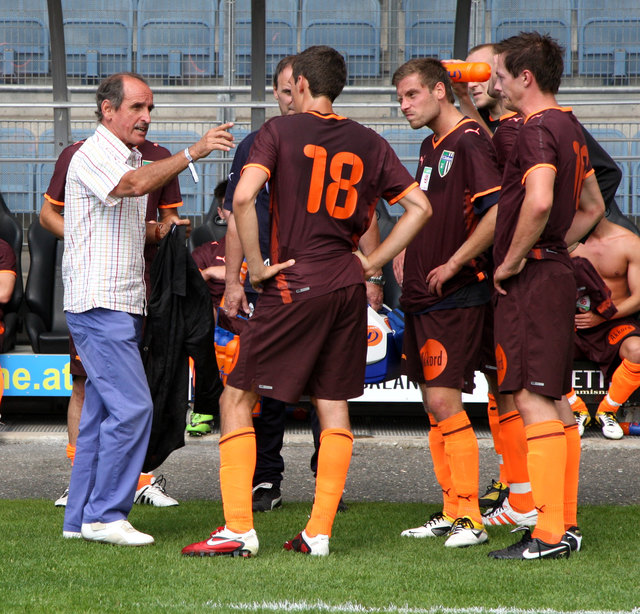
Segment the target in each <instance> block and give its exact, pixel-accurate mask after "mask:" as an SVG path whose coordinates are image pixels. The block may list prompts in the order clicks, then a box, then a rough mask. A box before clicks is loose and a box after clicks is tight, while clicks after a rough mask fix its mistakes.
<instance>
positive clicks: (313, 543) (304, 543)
mask: <svg viewBox="0 0 640 614" xmlns="http://www.w3.org/2000/svg"><path fill="white" fill-rule="evenodd" d="M284 549H285V550H293V551H294V552H302V553H303V554H310V555H311V556H327V555H328V554H329V536H328V535H322V533H319V534H318V535H316V536H315V537H309V536H308V535H307V532H306V531H302V533H298V534H297V535H296V536H295V537H294V538H293V539H290V540H289V541H286V542H284Z"/></svg>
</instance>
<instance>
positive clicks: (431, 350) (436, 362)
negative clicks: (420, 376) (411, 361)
mask: <svg viewBox="0 0 640 614" xmlns="http://www.w3.org/2000/svg"><path fill="white" fill-rule="evenodd" d="M420 359H421V360H422V371H423V372H424V377H425V379H426V380H427V381H429V380H432V379H435V378H436V377H438V375H440V374H441V373H442V372H443V371H444V370H445V367H446V366H447V350H445V349H444V346H443V345H442V343H440V342H439V341H436V340H435V339H427V342H426V343H425V344H424V345H423V346H422V349H421V350H420Z"/></svg>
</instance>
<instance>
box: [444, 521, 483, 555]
mask: <svg viewBox="0 0 640 614" xmlns="http://www.w3.org/2000/svg"><path fill="white" fill-rule="evenodd" d="M488 539H489V536H488V535H487V532H486V531H485V530H484V529H482V528H478V527H477V526H476V524H475V523H474V522H473V520H471V518H469V517H468V516H464V517H462V518H456V519H455V521H454V522H453V525H452V526H451V530H450V531H449V537H448V538H447V541H446V542H444V545H445V546H446V547H447V548H468V547H469V546H478V545H480V544H484V543H485V542H486V541H487V540H488Z"/></svg>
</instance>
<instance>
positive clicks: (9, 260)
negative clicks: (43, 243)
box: [0, 239, 16, 350]
mask: <svg viewBox="0 0 640 614" xmlns="http://www.w3.org/2000/svg"><path fill="white" fill-rule="evenodd" d="M0 273H11V274H13V275H14V276H15V275H16V255H15V252H14V251H13V248H12V247H11V245H9V244H8V243H7V242H6V241H5V240H3V239H0ZM3 337H4V312H3V311H2V305H0V350H2V342H3Z"/></svg>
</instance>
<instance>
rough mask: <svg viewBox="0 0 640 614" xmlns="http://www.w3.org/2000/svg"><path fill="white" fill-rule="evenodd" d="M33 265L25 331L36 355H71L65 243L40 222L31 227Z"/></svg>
mask: <svg viewBox="0 0 640 614" xmlns="http://www.w3.org/2000/svg"><path fill="white" fill-rule="evenodd" d="M28 241H29V253H30V255H31V265H30V267H29V276H28V277H27V287H26V290H25V301H26V304H27V312H26V314H25V327H26V329H27V334H28V336H29V341H30V342H31V347H32V348H33V351H34V352H35V353H36V354H66V353H68V352H69V329H68V328H67V321H66V319H65V317H64V311H63V309H62V306H63V288H62V270H61V269H62V252H63V250H64V242H63V241H61V240H60V239H58V238H57V237H55V236H54V235H53V234H51V233H50V232H49V231H48V230H45V229H44V228H43V227H42V226H41V225H40V221H39V220H38V219H37V218H36V219H35V220H34V221H33V222H32V223H31V226H29V234H28Z"/></svg>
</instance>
